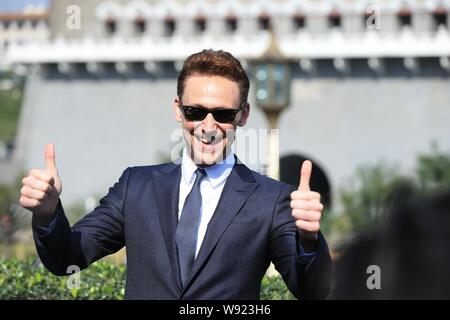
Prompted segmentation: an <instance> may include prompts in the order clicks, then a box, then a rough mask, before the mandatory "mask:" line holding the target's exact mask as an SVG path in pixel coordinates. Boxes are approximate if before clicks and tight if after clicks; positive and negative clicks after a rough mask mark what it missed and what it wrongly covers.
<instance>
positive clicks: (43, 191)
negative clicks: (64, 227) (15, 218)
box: [19, 144, 62, 224]
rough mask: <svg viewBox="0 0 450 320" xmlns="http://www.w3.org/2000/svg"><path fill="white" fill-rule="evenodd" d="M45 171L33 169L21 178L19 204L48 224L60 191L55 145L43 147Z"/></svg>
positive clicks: (56, 204)
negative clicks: (21, 185)
mask: <svg viewBox="0 0 450 320" xmlns="http://www.w3.org/2000/svg"><path fill="white" fill-rule="evenodd" d="M45 164H46V168H45V170H39V169H33V170H31V171H30V172H29V174H28V176H27V177H25V178H23V180H22V184H23V187H22V189H21V190H20V194H21V196H20V199H19V203H20V204H21V205H22V207H24V208H25V209H28V210H30V211H31V212H33V213H34V214H36V215H37V218H38V219H39V221H40V222H43V223H44V224H47V223H49V222H50V220H51V218H52V216H53V213H54V212H55V210H56V207H57V206H58V202H59V195H60V194H61V191H62V185H61V179H60V178H59V174H58V170H57V169H56V163H55V145H54V144H47V145H46V147H45Z"/></svg>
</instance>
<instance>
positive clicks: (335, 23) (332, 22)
mask: <svg viewBox="0 0 450 320" xmlns="http://www.w3.org/2000/svg"><path fill="white" fill-rule="evenodd" d="M328 24H329V26H330V27H331V28H340V27H341V14H340V13H339V12H338V11H336V10H333V11H332V12H331V13H330V15H329V16H328Z"/></svg>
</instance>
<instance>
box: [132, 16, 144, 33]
mask: <svg viewBox="0 0 450 320" xmlns="http://www.w3.org/2000/svg"><path fill="white" fill-rule="evenodd" d="M146 29H147V24H146V21H145V19H144V18H143V17H138V18H137V19H136V20H135V21H134V30H135V31H136V33H137V34H143V33H145V30H146Z"/></svg>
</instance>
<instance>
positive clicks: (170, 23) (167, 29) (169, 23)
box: [164, 16, 176, 37]
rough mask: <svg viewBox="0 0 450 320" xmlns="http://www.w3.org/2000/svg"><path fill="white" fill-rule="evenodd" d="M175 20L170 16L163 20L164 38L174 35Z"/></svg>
mask: <svg viewBox="0 0 450 320" xmlns="http://www.w3.org/2000/svg"><path fill="white" fill-rule="evenodd" d="M175 28H176V25H175V19H174V18H173V17H171V16H169V17H167V18H166V19H165V20H164V33H165V35H166V36H169V37H170V36H172V35H173V34H174V33H175Z"/></svg>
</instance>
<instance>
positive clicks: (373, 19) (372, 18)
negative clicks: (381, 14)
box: [363, 10, 379, 30]
mask: <svg viewBox="0 0 450 320" xmlns="http://www.w3.org/2000/svg"><path fill="white" fill-rule="evenodd" d="M363 23H364V28H365V29H369V30H373V29H375V28H376V27H377V23H379V21H377V13H376V12H375V11H374V10H373V11H366V12H365V13H364V18H363Z"/></svg>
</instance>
